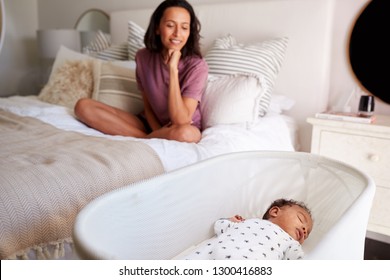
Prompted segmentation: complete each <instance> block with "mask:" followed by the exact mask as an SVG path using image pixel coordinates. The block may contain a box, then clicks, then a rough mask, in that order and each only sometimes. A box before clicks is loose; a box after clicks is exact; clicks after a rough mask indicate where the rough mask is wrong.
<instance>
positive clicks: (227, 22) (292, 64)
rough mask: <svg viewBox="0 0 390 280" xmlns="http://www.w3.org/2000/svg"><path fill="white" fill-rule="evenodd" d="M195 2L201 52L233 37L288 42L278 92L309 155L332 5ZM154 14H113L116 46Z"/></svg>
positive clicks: (292, 0) (320, 1)
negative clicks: (288, 101) (131, 25)
mask: <svg viewBox="0 0 390 280" xmlns="http://www.w3.org/2000/svg"><path fill="white" fill-rule="evenodd" d="M190 2H191V1H190ZM192 3H194V4H193V6H194V8H195V11H196V13H197V15H198V17H199V20H200V22H201V24H202V30H201V35H202V50H203V53H206V52H207V50H208V49H209V48H210V47H211V45H212V44H213V41H214V39H216V38H217V37H220V36H224V35H227V34H232V35H233V36H234V37H236V38H237V40H238V41H239V42H242V43H255V42H260V41H263V40H265V39H270V38H273V37H281V36H287V37H288V38H289V43H288V48H287V52H286V56H285V59H284V62H283V65H282V69H281V71H280V73H279V75H278V77H277V80H276V84H275V92H276V93H278V94H283V95H286V96H288V97H291V98H293V99H294V100H295V101H296V104H295V106H294V107H293V109H292V110H291V111H289V112H288V114H289V115H291V116H292V117H294V118H295V119H296V120H297V122H298V125H299V141H300V143H301V150H303V151H310V141H311V127H310V126H309V125H308V124H307V123H306V118H307V117H309V116H312V115H314V114H315V113H316V112H319V111H323V110H325V109H326V107H327V103H328V97H329V63H330V48H331V32H332V12H333V0H316V1H313V0H260V1H237V3H223V4H222V3H221V4H202V5H197V4H196V1H193V2H192ZM152 12H153V9H141V10H126V11H117V12H112V13H111V14H110V18H111V23H110V24H111V27H110V29H111V30H110V31H111V36H112V41H113V42H114V43H121V42H125V41H127V34H128V31H127V28H128V27H127V26H128V25H127V23H128V21H129V20H132V21H134V22H135V23H137V24H138V25H140V26H142V27H143V28H145V29H146V27H147V24H148V22H149V19H150V16H151V14H152Z"/></svg>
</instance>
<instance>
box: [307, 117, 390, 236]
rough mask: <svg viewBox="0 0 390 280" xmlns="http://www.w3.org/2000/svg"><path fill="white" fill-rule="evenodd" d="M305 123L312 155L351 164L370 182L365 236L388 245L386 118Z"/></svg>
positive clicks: (389, 126) (389, 136) (389, 130)
mask: <svg viewBox="0 0 390 280" xmlns="http://www.w3.org/2000/svg"><path fill="white" fill-rule="evenodd" d="M307 121H308V122H309V123H310V124H312V126H313V132H312V142H311V152H312V153H315V154H319V155H322V156H326V157H329V158H333V159H336V160H339V161H342V162H345V163H348V164H351V165H353V166H355V167H356V168H358V169H360V170H362V171H364V172H366V173H367V174H368V175H370V176H371V177H372V178H373V179H374V181H375V184H376V193H375V198H374V201H373V205H372V209H371V213H370V219H369V224H368V227H367V230H368V232H367V237H369V238H372V239H376V240H380V241H383V242H386V243H390V116H384V115H376V121H375V123H372V124H361V123H354V122H346V121H334V120H324V119H317V118H308V119H307ZM356 218H357V219H358V218H359V217H356Z"/></svg>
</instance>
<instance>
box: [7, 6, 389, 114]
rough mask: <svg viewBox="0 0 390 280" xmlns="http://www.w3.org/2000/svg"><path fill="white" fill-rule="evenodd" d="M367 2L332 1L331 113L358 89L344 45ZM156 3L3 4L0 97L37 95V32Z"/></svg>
mask: <svg viewBox="0 0 390 280" xmlns="http://www.w3.org/2000/svg"><path fill="white" fill-rule="evenodd" d="M259 1H266V0H259ZM268 1H270V0H268ZM272 1H277V0H272ZM310 1H313V0H310ZM368 1H369V0H337V1H335V10H334V25H333V26H334V32H333V48H332V62H331V70H330V100H329V107H331V106H332V105H334V104H336V103H337V101H338V99H339V98H340V96H344V95H345V94H349V93H350V92H351V91H352V90H353V88H354V87H355V86H356V84H357V82H356V80H355V79H354V76H353V74H352V73H351V70H350V67H349V62H348V60H347V44H348V37H349V33H350V31H351V28H352V24H353V22H354V20H355V19H356V17H357V15H358V14H359V13H360V11H361V9H362V7H364V6H365V5H366V3H368ZM223 2H235V0H230V1H229V0H192V1H191V3H193V4H202V3H223ZM159 3H160V0H143V1H129V0H111V1H106V0H83V1H79V0H68V1H63V0H29V1H25V0H5V5H6V10H7V25H8V27H7V31H6V40H5V44H6V46H5V48H4V49H3V51H2V53H1V54H0V95H1V94H3V95H4V93H5V94H29V93H34V90H35V92H37V88H39V77H37V73H36V72H37V70H38V69H39V61H38V60H37V54H36V47H35V42H34V38H35V30H36V29H38V28H40V29H45V28H60V27H61V28H73V27H74V25H75V23H76V21H77V19H78V17H79V16H80V15H81V14H82V13H83V12H84V11H85V10H87V9H89V8H98V9H102V10H104V11H106V12H108V13H109V12H111V11H116V10H121V9H130V8H149V7H155V6H156V5H158V4H159ZM7 6H8V7H7ZM16 19H23V20H16ZM9 21H10V22H9ZM10 25H11V26H10ZM313 94H315V93H313ZM357 102H358V100H357V98H355V99H354V100H352V104H351V105H352V108H353V109H354V108H356V107H357ZM376 111H377V112H378V113H384V114H389V113H390V106H389V105H385V104H383V103H381V102H380V101H378V102H377V106H376Z"/></svg>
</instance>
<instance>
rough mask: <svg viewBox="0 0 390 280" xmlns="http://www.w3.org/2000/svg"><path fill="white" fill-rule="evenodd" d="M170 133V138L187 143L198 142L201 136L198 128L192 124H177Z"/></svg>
mask: <svg viewBox="0 0 390 280" xmlns="http://www.w3.org/2000/svg"><path fill="white" fill-rule="evenodd" d="M172 133H173V135H172V136H173V137H172V138H174V139H175V140H177V141H180V142H187V143H198V142H199V141H200V139H201V136H202V135H201V133H200V131H199V129H198V128H196V127H195V126H192V125H182V126H178V127H177V128H176V129H174V130H173V131H172Z"/></svg>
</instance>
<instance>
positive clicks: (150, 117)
mask: <svg viewBox="0 0 390 280" xmlns="http://www.w3.org/2000/svg"><path fill="white" fill-rule="evenodd" d="M142 98H143V101H144V112H145V117H146V120H147V121H148V124H149V125H150V127H151V128H152V130H153V131H155V130H157V129H160V128H161V124H160V123H159V121H158V120H157V117H156V115H155V114H154V112H153V110H152V107H151V106H150V103H149V99H148V98H147V96H146V94H144V93H142Z"/></svg>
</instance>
